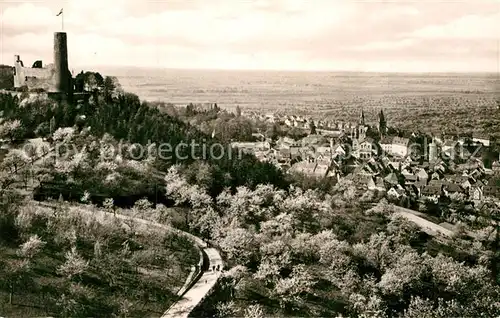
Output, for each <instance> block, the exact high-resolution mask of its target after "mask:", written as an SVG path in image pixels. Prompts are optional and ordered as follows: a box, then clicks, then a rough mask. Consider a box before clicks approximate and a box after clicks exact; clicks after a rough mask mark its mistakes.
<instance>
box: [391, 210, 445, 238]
mask: <svg viewBox="0 0 500 318" xmlns="http://www.w3.org/2000/svg"><path fill="white" fill-rule="evenodd" d="M393 207H394V212H395V213H397V214H398V215H401V216H402V217H404V218H406V219H407V220H409V221H411V222H413V223H415V224H416V225H417V226H419V227H420V228H421V229H422V231H424V232H426V233H427V234H429V235H432V236H436V235H443V236H445V237H452V236H453V231H450V230H448V229H447V228H445V227H443V226H441V225H439V224H436V223H433V222H431V221H428V220H426V219H424V218H422V217H421V215H423V213H421V212H418V211H413V210H410V209H406V208H403V207H400V206H397V205H393Z"/></svg>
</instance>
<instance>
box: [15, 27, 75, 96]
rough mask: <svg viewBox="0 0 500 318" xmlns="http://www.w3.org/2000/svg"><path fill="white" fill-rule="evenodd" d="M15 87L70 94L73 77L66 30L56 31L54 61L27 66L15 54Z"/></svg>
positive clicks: (37, 62) (38, 62)
mask: <svg viewBox="0 0 500 318" xmlns="http://www.w3.org/2000/svg"><path fill="white" fill-rule="evenodd" d="M15 58H16V60H15V64H14V87H15V88H20V87H23V86H26V87H28V89H30V90H32V89H43V90H44V91H46V92H48V93H58V94H61V93H64V94H68V93H71V91H72V83H71V82H72V78H71V73H70V71H69V68H68V45H67V36H66V32H55V33H54V63H53V64H49V65H46V66H45V67H43V65H42V61H36V62H35V63H33V66H32V67H25V66H24V63H23V61H22V60H21V59H20V56H19V55H16V56H15Z"/></svg>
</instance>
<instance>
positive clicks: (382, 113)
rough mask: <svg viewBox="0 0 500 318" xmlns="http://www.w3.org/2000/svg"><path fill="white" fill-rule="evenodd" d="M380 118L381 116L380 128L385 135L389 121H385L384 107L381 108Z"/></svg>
mask: <svg viewBox="0 0 500 318" xmlns="http://www.w3.org/2000/svg"><path fill="white" fill-rule="evenodd" d="M378 118H379V125H378V130H379V132H380V134H381V135H385V134H386V132H387V122H386V121H385V116H384V111H383V110H382V109H381V110H380V114H379V115H378Z"/></svg>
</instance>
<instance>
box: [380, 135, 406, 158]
mask: <svg viewBox="0 0 500 318" xmlns="http://www.w3.org/2000/svg"><path fill="white" fill-rule="evenodd" d="M409 145H410V140H409V139H408V138H401V137H386V138H383V139H382V140H381V141H380V147H381V148H382V150H383V151H384V152H385V153H388V154H390V155H393V156H400V157H405V156H406V155H407V154H408V147H409Z"/></svg>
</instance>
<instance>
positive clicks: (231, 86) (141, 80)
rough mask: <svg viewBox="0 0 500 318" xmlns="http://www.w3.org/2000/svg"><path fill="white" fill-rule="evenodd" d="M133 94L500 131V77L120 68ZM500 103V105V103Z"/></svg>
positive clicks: (429, 128) (433, 128)
mask: <svg viewBox="0 0 500 318" xmlns="http://www.w3.org/2000/svg"><path fill="white" fill-rule="evenodd" d="M100 71H102V72H103V73H104V74H106V75H114V76H117V77H118V79H119V81H120V83H121V84H122V87H123V88H124V89H125V90H126V91H130V92H133V93H135V94H137V95H139V96H140V97H141V98H143V99H146V100H150V101H162V102H165V103H172V104H175V105H186V104H188V103H190V102H192V103H203V102H215V103H217V104H218V105H219V106H220V107H222V108H225V109H228V110H230V111H232V110H234V108H235V107H236V106H237V105H239V106H240V107H241V109H243V110H248V111H251V110H255V111H260V112H264V113H268V112H274V113H284V114H301V115H309V116H312V117H314V118H317V119H326V118H329V119H334V120H341V121H355V120H356V119H357V117H358V116H359V112H360V110H361V109H364V110H365V113H366V118H367V121H368V122H369V123H370V122H371V123H373V124H375V122H376V114H377V113H378V112H379V111H380V109H384V112H385V114H386V117H387V119H388V121H389V125H394V126H396V125H397V126H399V127H401V128H408V129H412V130H422V131H426V132H433V133H439V132H442V131H447V132H474V133H475V134H476V135H478V136H483V137H484V136H486V135H488V134H492V133H496V132H500V110H499V106H500V76H499V74H496V73H468V74H459V73H449V74H447V73H412V74H409V73H406V74H403V73H358V72H281V71H215V70H176V69H165V70H160V69H141V68H115V69H103V70H100ZM497 101H498V104H497Z"/></svg>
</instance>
